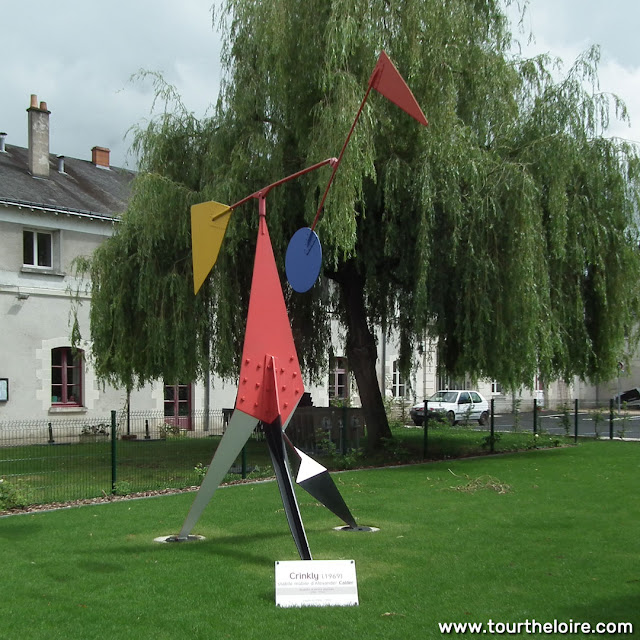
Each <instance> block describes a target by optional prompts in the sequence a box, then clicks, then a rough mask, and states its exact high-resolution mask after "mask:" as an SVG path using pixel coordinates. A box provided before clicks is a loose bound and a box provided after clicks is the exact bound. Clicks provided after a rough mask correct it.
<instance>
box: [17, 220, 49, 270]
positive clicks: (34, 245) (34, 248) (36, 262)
mask: <svg viewBox="0 0 640 640" xmlns="http://www.w3.org/2000/svg"><path fill="white" fill-rule="evenodd" d="M27 234H31V236H32V237H31V242H30V244H31V247H30V250H31V260H32V262H27V252H26V250H25V249H26V248H27V246H28V245H27ZM44 238H47V239H48V243H47V244H48V247H47V248H48V251H47V253H48V258H49V264H40V246H41V245H40V241H41V240H43V239H44ZM22 266H23V267H27V268H29V269H38V270H42V271H52V270H53V269H54V267H55V258H54V233H53V232H52V231H48V230H46V229H30V228H24V229H22Z"/></svg>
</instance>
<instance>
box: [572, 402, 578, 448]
mask: <svg viewBox="0 0 640 640" xmlns="http://www.w3.org/2000/svg"><path fill="white" fill-rule="evenodd" d="M574 404H575V409H574V412H573V441H574V443H577V442H578V398H576V399H575V400H574Z"/></svg>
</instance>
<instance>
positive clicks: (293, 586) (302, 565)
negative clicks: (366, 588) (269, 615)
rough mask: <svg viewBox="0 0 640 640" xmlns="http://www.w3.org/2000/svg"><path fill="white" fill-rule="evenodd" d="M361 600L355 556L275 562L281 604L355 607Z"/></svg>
mask: <svg viewBox="0 0 640 640" xmlns="http://www.w3.org/2000/svg"><path fill="white" fill-rule="evenodd" d="M358 604H359V602H358V582H357V579H356V563H355V561H354V560H297V561H282V562H276V605H277V606H278V607H354V606H357V605H358Z"/></svg>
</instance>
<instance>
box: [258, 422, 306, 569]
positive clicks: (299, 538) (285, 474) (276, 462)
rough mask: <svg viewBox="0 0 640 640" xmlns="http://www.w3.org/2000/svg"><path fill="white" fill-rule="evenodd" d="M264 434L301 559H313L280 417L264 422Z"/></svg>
mask: <svg viewBox="0 0 640 640" xmlns="http://www.w3.org/2000/svg"><path fill="white" fill-rule="evenodd" d="M263 430H264V435H265V438H266V440H267V445H268V446H269V453H270V454H271V461H272V462H273V469H274V471H275V473H276V479H277V481H278V489H280V496H281V497H282V504H283V505H284V510H285V513H286V514H287V521H288V522H289V528H290V529H291V535H292V536H293V539H294V541H295V543H296V547H297V548H298V553H299V554H300V559H301V560H311V559H312V558H311V550H310V549H309V543H308V542H307V534H306V533H305V530H304V525H303V524H302V518H301V517H300V510H299V509H298V501H297V500H296V494H295V493H294V490H293V481H292V479H291V471H290V470H289V461H288V459H287V453H286V451H285V447H284V439H283V437H282V424H281V422H280V418H277V419H276V420H275V421H274V422H272V423H270V424H263Z"/></svg>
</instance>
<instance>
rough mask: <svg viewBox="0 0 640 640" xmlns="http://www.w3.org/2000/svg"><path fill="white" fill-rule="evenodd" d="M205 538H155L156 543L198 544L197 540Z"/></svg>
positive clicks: (175, 536)
mask: <svg viewBox="0 0 640 640" xmlns="http://www.w3.org/2000/svg"><path fill="white" fill-rule="evenodd" d="M204 539H205V538H204V536H187V537H186V538H178V536H177V535H175V534H174V535H172V536H160V537H159V538H154V539H153V541H154V542H196V541H197V540H204Z"/></svg>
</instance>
